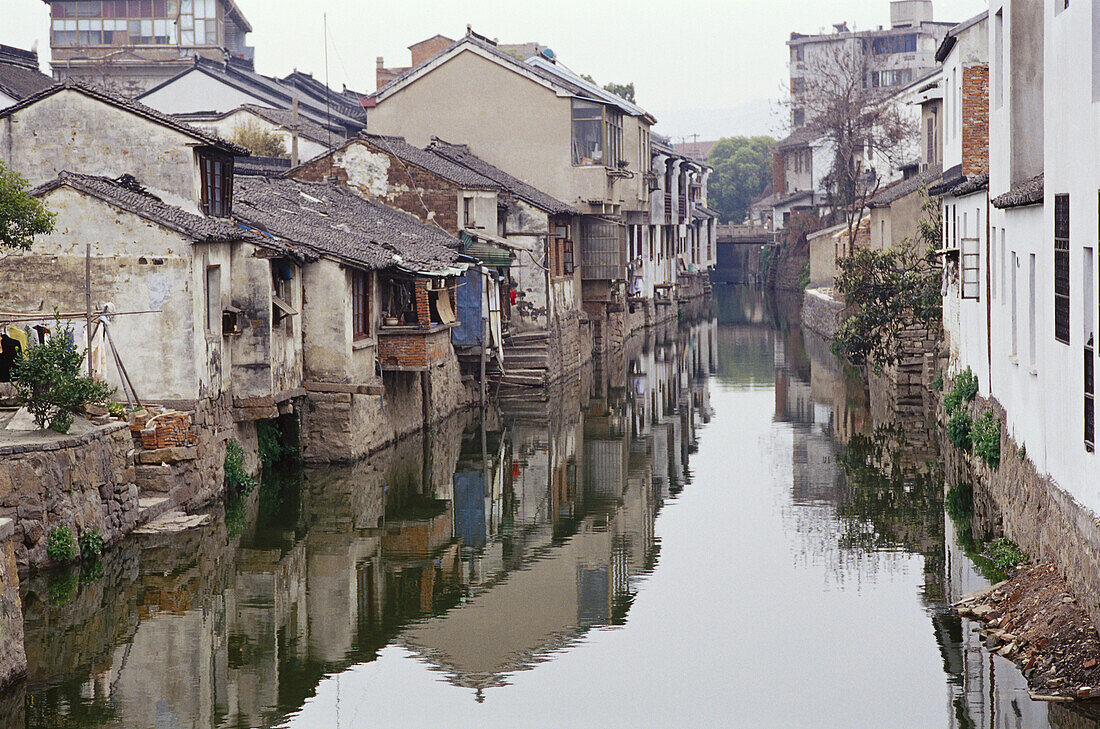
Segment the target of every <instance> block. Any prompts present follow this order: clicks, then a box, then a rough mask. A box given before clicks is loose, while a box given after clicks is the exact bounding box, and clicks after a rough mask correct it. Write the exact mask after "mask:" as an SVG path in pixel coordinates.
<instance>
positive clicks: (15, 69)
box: [0, 45, 54, 101]
mask: <svg viewBox="0 0 1100 729" xmlns="http://www.w3.org/2000/svg"><path fill="white" fill-rule="evenodd" d="M53 85H54V80H53V79H52V78H50V77H49V76H47V75H46V74H44V73H42V72H41V71H39V70H38V54H37V53H35V52H34V51H24V50H22V49H20V48H13V47H11V46H5V45H0V92H3V93H5V94H7V95H8V96H10V97H12V98H13V99H15V100H16V101H19V100H20V99H24V98H26V97H28V96H30V95H31V94H36V93H38V92H39V91H42V90H44V89H48V88H49V87H51V86H53Z"/></svg>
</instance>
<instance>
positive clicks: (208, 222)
mask: <svg viewBox="0 0 1100 729" xmlns="http://www.w3.org/2000/svg"><path fill="white" fill-rule="evenodd" d="M61 186H68V187H71V188H73V189H74V190H79V191H80V192H82V193H84V194H86V195H90V196H92V197H95V198H97V199H99V200H102V201H103V202H106V203H108V204H110V205H112V206H114V207H116V208H118V209H120V210H124V211H126V212H129V213H133V214H134V215H137V216H139V217H141V218H144V219H146V220H148V221H151V222H153V223H156V224H158V225H161V226H163V227H165V228H168V229H170V230H174V231H176V232H178V233H182V234H183V235H185V236H187V237H188V238H191V239H192V240H194V241H196V242H199V243H213V242H221V241H234V240H248V241H251V242H253V243H258V244H263V242H262V241H261V240H259V239H258V238H257V237H256V236H255V235H253V234H252V233H249V232H248V231H246V230H243V229H241V228H240V226H238V225H236V224H235V223H233V222H232V221H229V220H223V219H220V218H210V217H207V216H204V215H197V214H195V213H189V212H187V211H186V210H182V209H180V208H178V207H176V206H174V205H168V204H167V203H165V202H163V201H161V199H160V198H158V197H157V196H155V195H153V194H151V193H149V192H147V191H146V190H145V189H144V188H142V186H141V184H140V183H139V182H138V181H137V180H136V179H134V178H133V177H132V176H129V175H123V176H122V177H120V178H118V179H117V180H112V179H109V178H106V177H98V176H96V175H82V174H79V173H76V172H62V173H61V174H60V175H58V176H57V177H56V178H54V179H53V180H51V181H49V182H47V183H45V184H43V185H39V186H38V187H36V188H35V189H34V190H32V191H31V193H32V194H33V195H36V196H41V195H45V194H46V193H48V192H50V191H52V190H56V189H57V188H59V187H61ZM273 246H274V244H273V243H268V244H267V247H273Z"/></svg>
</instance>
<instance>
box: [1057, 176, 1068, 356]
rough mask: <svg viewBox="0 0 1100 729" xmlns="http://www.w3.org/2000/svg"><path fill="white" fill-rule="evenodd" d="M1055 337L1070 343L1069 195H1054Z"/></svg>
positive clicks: (1064, 342)
mask: <svg viewBox="0 0 1100 729" xmlns="http://www.w3.org/2000/svg"><path fill="white" fill-rule="evenodd" d="M1054 338H1055V339H1056V340H1058V341H1059V342H1062V343H1063V344H1069V195H1066V194H1061V195H1055V196H1054Z"/></svg>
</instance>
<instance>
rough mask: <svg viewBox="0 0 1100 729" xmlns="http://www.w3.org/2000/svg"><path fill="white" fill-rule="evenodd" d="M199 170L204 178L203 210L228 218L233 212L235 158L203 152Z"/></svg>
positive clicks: (209, 213)
mask: <svg viewBox="0 0 1100 729" xmlns="http://www.w3.org/2000/svg"><path fill="white" fill-rule="evenodd" d="M199 171H200V173H201V175H200V176H201V178H202V190H201V195H202V199H201V203H202V211H203V212H204V213H206V214H207V215H213V216H215V217H218V218H228V217H229V216H230V215H231V214H232V212H233V158H232V157H230V156H229V155H218V154H211V153H203V154H201V155H200V156H199Z"/></svg>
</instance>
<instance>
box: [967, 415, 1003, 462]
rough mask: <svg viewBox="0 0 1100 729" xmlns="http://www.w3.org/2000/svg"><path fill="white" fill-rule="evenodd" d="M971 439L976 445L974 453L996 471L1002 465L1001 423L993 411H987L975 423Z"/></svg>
mask: <svg viewBox="0 0 1100 729" xmlns="http://www.w3.org/2000/svg"><path fill="white" fill-rule="evenodd" d="M970 439H971V440H972V441H973V443H974V453H975V454H977V455H978V456H979V457H980V458H981V459H982V460H983V461H985V462H986V465H988V466H989V467H990V468H994V469H995V468H997V466H999V465H1000V464H1001V421H999V420H997V417H996V416H995V415H994V414H993V411H992V410H986V411H985V412H984V413H982V414H981V417H979V418H978V419H977V420H976V421H975V422H974V428H973V429H972V431H971V433H970Z"/></svg>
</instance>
